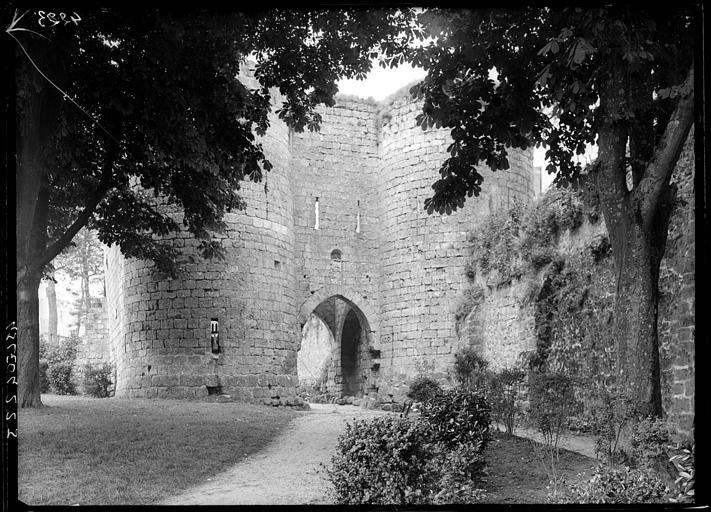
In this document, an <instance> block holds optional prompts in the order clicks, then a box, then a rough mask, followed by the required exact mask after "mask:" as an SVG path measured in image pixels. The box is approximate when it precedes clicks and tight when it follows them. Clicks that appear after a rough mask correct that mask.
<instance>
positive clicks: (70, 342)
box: [41, 338, 78, 395]
mask: <svg viewBox="0 0 711 512" xmlns="http://www.w3.org/2000/svg"><path fill="white" fill-rule="evenodd" d="M77 343H78V341H77V339H76V338H67V339H62V340H61V341H59V342H58V343H55V344H48V345H47V346H46V348H45V349H43V350H42V352H43V354H41V355H44V356H45V358H46V360H47V370H46V376H47V382H48V383H49V387H50V388H51V389H52V390H53V391H54V392H55V393H57V394H58V395H75V394H76V387H75V386H74V382H73V380H72V377H73V367H74V359H75V358H76V354H77Z"/></svg>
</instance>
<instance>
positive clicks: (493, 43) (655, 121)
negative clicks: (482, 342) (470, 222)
mask: <svg viewBox="0 0 711 512" xmlns="http://www.w3.org/2000/svg"><path fill="white" fill-rule="evenodd" d="M691 14H692V13H691V12H690V11H688V10H683V9H673V8H669V7H665V8H664V9H651V8H645V9H644V10H640V9H633V8H631V7H629V6H620V7H601V8H595V9H583V8H564V9H549V8H543V7H528V8H525V9H521V10H502V9H477V10H446V9H428V10H426V11H424V12H422V13H421V14H420V15H419V17H418V22H419V23H420V24H421V25H422V27H423V28H424V30H423V31H422V32H421V33H420V34H419V35H420V40H421V42H422V44H421V45H419V46H418V47H415V48H412V49H410V50H409V51H408V56H407V59H408V60H409V61H411V62H412V63H413V64H415V65H419V66H422V67H423V68H424V69H426V70H427V72H428V74H427V76H426V78H425V79H424V80H423V81H422V82H421V83H419V84H417V85H416V86H414V87H413V88H412V93H413V94H415V95H416V96H417V97H418V98H421V99H423V100H424V105H423V110H422V113H421V114H420V115H419V116H418V123H419V124H420V125H421V126H422V127H423V128H427V127H431V126H436V127H440V126H441V127H445V128H448V129H450V130H451V135H452V139H453V142H452V144H451V145H450V146H449V158H448V159H447V160H446V161H445V162H444V164H443V165H442V167H441V170H440V173H441V178H440V179H439V180H438V181H437V182H436V183H435V185H434V187H433V188H434V194H433V196H432V198H430V199H429V200H428V201H427V202H426V207H427V209H428V211H429V212H430V213H431V212H432V211H435V210H436V211H438V212H439V213H445V212H447V213H451V211H452V210H456V209H457V207H461V206H462V205H463V203H464V200H465V198H466V197H467V196H469V197H471V196H472V195H479V193H480V191H481V185H482V181H483V177H482V175H481V173H480V172H479V171H478V170H477V165H478V164H479V163H480V162H483V163H485V164H486V165H487V166H489V167H490V168H491V169H493V170H494V171H496V170H498V169H507V168H508V166H509V164H508V159H507V150H506V147H507V146H509V147H512V148H522V149H525V148H529V147H531V146H534V145H538V144H541V143H542V144H544V145H545V146H547V148H548V149H547V151H546V157H547V159H548V160H549V164H548V168H547V170H548V172H549V173H556V176H555V178H554V183H555V184H556V185H559V186H567V185H568V184H569V183H576V182H577V180H578V178H579V176H580V174H581V171H582V169H581V166H580V164H579V163H578V162H576V159H575V158H573V157H574V155H580V154H583V153H584V152H585V148H586V145H588V144H595V143H597V136H598V134H599V132H600V129H601V127H602V124H603V121H604V119H607V120H610V119H611V117H610V116H611V113H610V112H609V111H607V110H606V109H601V108H599V107H600V105H601V103H600V99H601V91H602V90H603V89H604V87H605V81H606V80H608V78H609V73H608V72H607V70H606V66H607V65H608V63H609V62H610V61H611V60H613V59H618V58H619V59H622V61H623V62H624V63H625V68H626V69H625V73H626V75H627V83H626V84H624V89H625V97H624V98H622V100H623V101H622V102H621V103H622V104H621V105H619V109H618V110H617V111H616V112H614V113H613V114H612V120H614V121H620V122H621V123H625V124H626V126H627V128H628V129H627V132H628V135H629V144H630V153H631V154H630V155H628V162H627V163H628V165H631V166H632V167H633V169H634V171H635V183H638V182H639V181H640V180H641V178H642V174H643V170H644V167H645V165H646V164H647V163H648V160H649V158H650V157H651V149H652V148H654V146H655V144H656V143H657V142H658V141H659V139H660V137H661V136H662V134H663V131H664V129H665V128H666V125H667V122H668V120H669V118H670V115H671V111H672V110H673V108H674V105H675V104H676V100H677V99H678V98H679V97H681V96H684V95H688V93H689V89H690V84H688V83H687V84H686V85H684V84H683V83H684V78H685V77H686V75H687V72H688V70H689V66H690V64H691V62H692V49H693V44H692V37H693V30H691V28H692V16H691ZM602 94H604V91H602ZM623 179H624V169H623Z"/></svg>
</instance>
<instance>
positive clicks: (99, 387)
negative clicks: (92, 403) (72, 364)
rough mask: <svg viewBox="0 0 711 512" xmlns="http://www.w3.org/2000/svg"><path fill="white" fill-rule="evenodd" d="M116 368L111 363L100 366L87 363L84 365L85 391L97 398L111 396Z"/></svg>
mask: <svg viewBox="0 0 711 512" xmlns="http://www.w3.org/2000/svg"><path fill="white" fill-rule="evenodd" d="M113 374H114V368H113V366H112V365H110V364H109V363H103V364H102V365H100V366H92V365H90V364H87V365H85V366H84V379H83V382H82V384H83V385H84V391H85V392H86V393H87V394H89V395H91V396H94V397H96V398H106V397H108V396H109V393H110V391H111V386H112V384H113V380H112V377H113Z"/></svg>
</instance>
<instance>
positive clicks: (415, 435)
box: [327, 416, 431, 504]
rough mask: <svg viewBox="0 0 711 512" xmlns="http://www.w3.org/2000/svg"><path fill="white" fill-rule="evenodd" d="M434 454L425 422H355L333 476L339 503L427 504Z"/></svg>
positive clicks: (333, 460)
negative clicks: (428, 472) (429, 467)
mask: <svg viewBox="0 0 711 512" xmlns="http://www.w3.org/2000/svg"><path fill="white" fill-rule="evenodd" d="M430 456H431V451H430V449H429V446H428V445H427V443H426V441H425V432H424V429H423V428H422V425H421V424H420V423H419V422H416V421H409V420H406V419H401V418H393V417H391V416H386V417H380V418H375V419H373V420H372V421H365V420H363V421H361V420H354V422H353V423H352V424H351V423H348V424H347V425H346V430H345V432H344V433H343V434H341V436H340V437H339V438H338V446H337V447H336V453H335V455H333V457H332V458H331V467H330V468H329V469H328V470H327V474H328V477H329V479H330V481H331V483H332V484H333V489H334V491H335V498H336V501H337V502H338V503H343V504H360V503H371V504H392V503H397V504H412V503H422V502H423V499H424V495H423V494H424V491H423V489H424V488H426V487H427V486H426V482H425V479H426V475H425V466H426V464H427V462H428V460H429V459H430Z"/></svg>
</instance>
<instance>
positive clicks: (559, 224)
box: [466, 181, 600, 287]
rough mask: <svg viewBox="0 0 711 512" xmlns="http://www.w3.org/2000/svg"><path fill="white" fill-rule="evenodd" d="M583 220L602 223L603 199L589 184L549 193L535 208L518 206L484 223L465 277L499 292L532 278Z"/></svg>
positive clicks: (472, 237) (474, 237) (475, 236)
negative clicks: (601, 205)
mask: <svg viewBox="0 0 711 512" xmlns="http://www.w3.org/2000/svg"><path fill="white" fill-rule="evenodd" d="M585 220H587V221H588V222H590V223H597V222H599V220H600V215H599V198H598V196H597V193H596V192H595V190H594V189H593V188H592V186H591V185H590V183H588V182H587V181H584V182H583V184H582V185H581V186H580V187H578V188H576V189H572V188H561V189H552V190H549V191H548V192H547V193H546V194H545V195H544V196H543V197H542V198H541V199H540V200H539V201H538V202H537V203H536V204H535V205H533V206H529V207H527V206H525V205H523V204H522V203H520V202H516V203H515V204H514V206H513V207H512V208H511V209H509V210H508V211H507V212H501V213H495V214H492V215H489V216H488V217H486V218H484V219H482V222H481V223H480V224H479V225H478V226H477V228H476V229H474V230H473V231H472V232H471V234H470V237H469V241H470V242H471V249H472V257H471V258H470V260H469V261H468V263H467V266H466V275H467V277H468V278H469V279H470V281H473V282H474V281H480V280H479V279H477V276H479V277H480V278H482V279H483V280H484V281H485V282H486V283H487V284H488V285H489V286H493V287H499V286H505V285H507V284H510V283H511V281H512V280H513V279H521V278H522V277H524V276H526V275H527V274H528V275H530V274H534V273H536V272H538V271H539V270H541V269H543V268H544V267H545V266H546V265H548V264H550V263H551V262H552V261H553V260H555V259H556V257H557V252H558V251H557V246H558V241H559V239H560V236H561V235H562V234H563V233H564V232H565V231H572V232H574V231H575V230H577V229H578V228H579V227H580V226H581V225H582V223H583V222H584V221H585Z"/></svg>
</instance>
